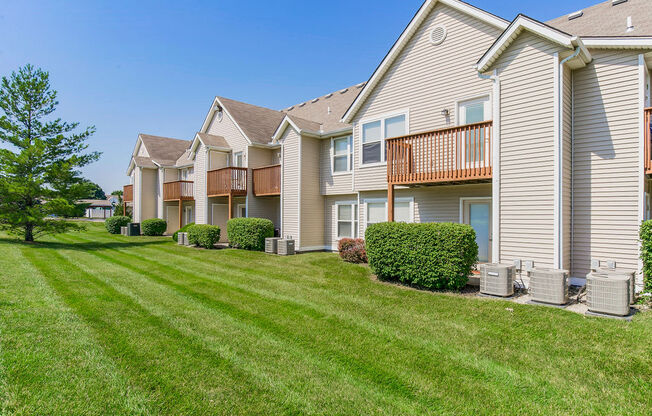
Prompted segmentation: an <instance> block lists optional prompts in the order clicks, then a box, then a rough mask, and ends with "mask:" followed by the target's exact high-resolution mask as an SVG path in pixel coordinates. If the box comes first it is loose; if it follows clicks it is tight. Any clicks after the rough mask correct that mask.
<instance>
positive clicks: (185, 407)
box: [0, 224, 652, 415]
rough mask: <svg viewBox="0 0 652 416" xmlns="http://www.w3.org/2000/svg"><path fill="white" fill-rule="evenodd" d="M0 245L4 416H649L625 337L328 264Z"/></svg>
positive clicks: (621, 327)
mask: <svg viewBox="0 0 652 416" xmlns="http://www.w3.org/2000/svg"><path fill="white" fill-rule="evenodd" d="M88 227H89V229H88V231H86V232H82V233H72V234H66V235H60V236H56V237H50V238H47V239H45V240H44V241H42V242H40V243H38V244H35V245H27V244H22V243H18V242H16V241H15V240H10V239H7V238H2V239H0V270H2V279H0V331H1V333H0V401H1V403H2V414H175V415H176V414H329V415H331V414H515V413H520V414H628V415H632V414H649V411H650V409H651V408H652V314H649V313H647V314H640V315H638V316H636V317H635V318H634V321H633V322H631V323H626V322H621V321H615V320H607V319H598V318H586V317H584V316H581V315H578V314H574V313H571V312H567V311H561V310H557V309H553V308H545V307H535V306H528V305H517V304H513V303H507V302H502V301H495V300H486V299H477V298H469V297H461V296H456V295H448V294H434V293H429V292H420V291H416V290H411V289H406V288H402V287H398V286H393V285H388V284H383V283H379V282H376V281H374V280H373V279H371V278H370V273H369V271H368V269H367V268H366V267H363V266H358V265H351V264H345V263H343V262H341V261H340V260H339V258H338V257H337V256H336V255H333V254H328V253H313V254H305V255H300V256H293V257H276V256H268V255H265V254H262V253H252V252H245V251H237V250H213V251H207V250H196V249H189V248H185V247H179V246H177V245H176V244H174V243H172V242H171V240H170V239H169V238H148V237H136V238H129V237H123V236H113V235H109V234H107V233H106V231H104V229H103V228H102V227H101V224H99V225H98V224H90V225H89V226H88Z"/></svg>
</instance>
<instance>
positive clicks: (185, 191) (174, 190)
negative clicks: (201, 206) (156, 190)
mask: <svg viewBox="0 0 652 416" xmlns="http://www.w3.org/2000/svg"><path fill="white" fill-rule="evenodd" d="M192 188H193V182H192V181H175V182H166V183H164V184H163V200H164V201H189V200H193V199H195V197H194V194H193V189H192Z"/></svg>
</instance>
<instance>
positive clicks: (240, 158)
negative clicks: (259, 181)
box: [233, 152, 244, 168]
mask: <svg viewBox="0 0 652 416" xmlns="http://www.w3.org/2000/svg"><path fill="white" fill-rule="evenodd" d="M233 166H234V167H237V168H241V167H244V154H243V153H242V152H237V153H234V154H233Z"/></svg>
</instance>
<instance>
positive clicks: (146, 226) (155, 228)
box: [140, 218, 168, 236]
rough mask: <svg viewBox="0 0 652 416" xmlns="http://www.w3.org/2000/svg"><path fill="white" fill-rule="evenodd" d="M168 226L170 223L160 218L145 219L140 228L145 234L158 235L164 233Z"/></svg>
mask: <svg viewBox="0 0 652 416" xmlns="http://www.w3.org/2000/svg"><path fill="white" fill-rule="evenodd" d="M167 228H168V223H167V221H165V220H162V219H160V218H152V219H150V220H145V221H143V222H142V223H141V224H140V230H141V232H142V233H143V235H148V236H158V235H163V233H165V230H167Z"/></svg>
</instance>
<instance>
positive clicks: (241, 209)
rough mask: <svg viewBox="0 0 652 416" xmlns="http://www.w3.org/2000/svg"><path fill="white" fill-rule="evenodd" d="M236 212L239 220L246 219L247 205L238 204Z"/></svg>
mask: <svg viewBox="0 0 652 416" xmlns="http://www.w3.org/2000/svg"><path fill="white" fill-rule="evenodd" d="M236 212H237V215H238V217H239V218H246V217H247V205H245V204H238V206H237V207H236Z"/></svg>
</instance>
